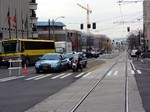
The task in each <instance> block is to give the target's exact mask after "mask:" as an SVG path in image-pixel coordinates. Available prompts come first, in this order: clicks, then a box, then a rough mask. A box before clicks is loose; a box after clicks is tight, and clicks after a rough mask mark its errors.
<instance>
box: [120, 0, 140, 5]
mask: <svg viewBox="0 0 150 112" xmlns="http://www.w3.org/2000/svg"><path fill="white" fill-rule="evenodd" d="M138 2H143V0H135V1H134V0H132V1H124V0H119V1H118V3H119V4H127V3H129V4H130V3H138Z"/></svg>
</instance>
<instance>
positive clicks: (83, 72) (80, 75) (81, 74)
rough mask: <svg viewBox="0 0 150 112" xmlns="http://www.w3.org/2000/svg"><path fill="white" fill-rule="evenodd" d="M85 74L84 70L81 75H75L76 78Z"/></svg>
mask: <svg viewBox="0 0 150 112" xmlns="http://www.w3.org/2000/svg"><path fill="white" fill-rule="evenodd" d="M83 74H84V72H82V73H80V74H79V75H77V76H75V77H76V78H78V77H80V76H82V75H83Z"/></svg>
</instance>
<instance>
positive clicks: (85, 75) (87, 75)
mask: <svg viewBox="0 0 150 112" xmlns="http://www.w3.org/2000/svg"><path fill="white" fill-rule="evenodd" d="M90 74H91V72H89V73H87V74H86V75H84V76H83V77H87V76H88V75H90Z"/></svg>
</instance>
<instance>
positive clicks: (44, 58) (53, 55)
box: [41, 54, 60, 60]
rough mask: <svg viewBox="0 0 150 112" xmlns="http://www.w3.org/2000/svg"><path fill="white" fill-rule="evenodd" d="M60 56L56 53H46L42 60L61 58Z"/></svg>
mask: <svg viewBox="0 0 150 112" xmlns="http://www.w3.org/2000/svg"><path fill="white" fill-rule="evenodd" d="M59 59H60V56H59V55H55V54H46V55H44V56H43V57H42V58H41V60H59Z"/></svg>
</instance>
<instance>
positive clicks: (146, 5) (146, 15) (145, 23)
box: [143, 0, 150, 50]
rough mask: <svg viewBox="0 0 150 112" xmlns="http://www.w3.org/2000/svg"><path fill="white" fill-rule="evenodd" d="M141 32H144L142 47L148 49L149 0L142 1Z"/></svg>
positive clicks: (149, 43)
mask: <svg viewBox="0 0 150 112" xmlns="http://www.w3.org/2000/svg"><path fill="white" fill-rule="evenodd" d="M143 30H144V31H143V33H144V49H145V50H147V49H149V50H150V1H149V0H144V2H143Z"/></svg>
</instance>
